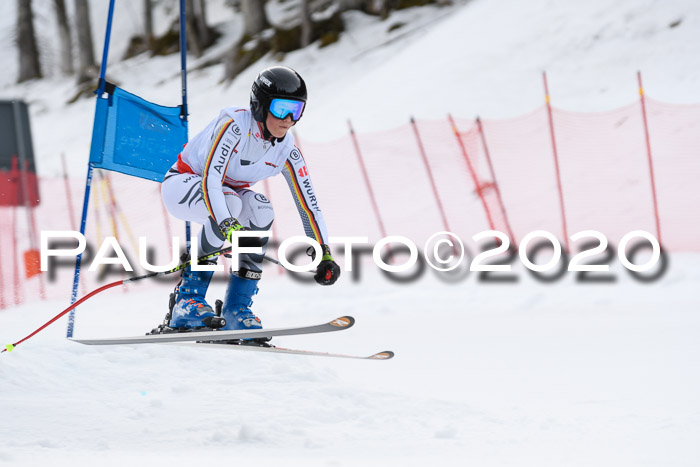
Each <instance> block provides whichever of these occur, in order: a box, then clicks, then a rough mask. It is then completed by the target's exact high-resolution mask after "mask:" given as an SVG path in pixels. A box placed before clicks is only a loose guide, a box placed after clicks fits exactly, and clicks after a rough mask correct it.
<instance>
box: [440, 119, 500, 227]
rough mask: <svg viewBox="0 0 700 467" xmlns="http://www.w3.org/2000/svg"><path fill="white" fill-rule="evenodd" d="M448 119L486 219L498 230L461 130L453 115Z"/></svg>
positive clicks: (490, 225)
mask: <svg viewBox="0 0 700 467" xmlns="http://www.w3.org/2000/svg"><path fill="white" fill-rule="evenodd" d="M447 119H448V120H449V122H450V125H451V126H452V131H453V132H454V134H455V137H456V138H457V144H459V148H460V149H461V150H462V156H463V157H464V161H465V162H466V163H467V169H469V175H471V177H472V182H474V187H475V188H476V193H477V194H478V195H479V199H481V204H482V205H483V207H484V212H485V213H486V219H487V220H488V222H489V227H491V230H496V224H494V222H493V218H492V217H491V211H489V206H488V204H486V198H485V197H484V191H483V190H482V188H481V184H480V183H479V178H478V177H477V176H476V172H475V171H474V166H472V163H471V160H469V154H468V153H467V148H466V146H464V141H462V135H461V134H460V133H459V129H457V124H456V123H455V121H454V119H453V118H452V115H451V114H447Z"/></svg>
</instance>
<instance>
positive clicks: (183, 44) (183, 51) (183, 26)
mask: <svg viewBox="0 0 700 467" xmlns="http://www.w3.org/2000/svg"><path fill="white" fill-rule="evenodd" d="M185 8H186V7H185V0H180V79H181V80H182V108H181V111H180V118H181V119H182V121H184V122H187V22H186V21H185ZM188 139H189V138H188ZM191 238H192V236H191V231H190V221H185V246H186V248H187V253H189V252H190V246H191V244H192V240H191ZM195 254H196V252H195Z"/></svg>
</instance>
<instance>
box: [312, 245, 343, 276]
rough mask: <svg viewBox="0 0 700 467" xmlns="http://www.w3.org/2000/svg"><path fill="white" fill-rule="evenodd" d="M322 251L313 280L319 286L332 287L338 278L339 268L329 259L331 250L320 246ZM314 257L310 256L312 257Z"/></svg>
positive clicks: (325, 246) (326, 246)
mask: <svg viewBox="0 0 700 467" xmlns="http://www.w3.org/2000/svg"><path fill="white" fill-rule="evenodd" d="M321 249H322V250H323V256H322V257H321V262H320V263H319V265H318V267H317V268H316V275H315V276H314V279H316V282H318V283H319V284H321V285H333V284H335V281H337V280H338V277H340V266H338V265H337V264H336V262H335V261H333V258H332V257H331V249H330V248H329V247H328V245H321ZM313 256H315V254H314V255H312V257H313Z"/></svg>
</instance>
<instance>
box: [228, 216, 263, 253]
mask: <svg viewBox="0 0 700 467" xmlns="http://www.w3.org/2000/svg"><path fill="white" fill-rule="evenodd" d="M219 230H221V233H222V234H223V235H224V237H226V240H228V242H229V243H231V240H233V232H241V231H244V230H250V229H249V228H248V227H243V226H242V225H241V223H240V222H238V219H236V218H235V217H229V218H227V219H224V220H223V221H221V223H220V224H219ZM238 246H240V247H244V248H247V247H254V248H255V247H261V246H262V239H261V238H260V237H240V238H239V239H238Z"/></svg>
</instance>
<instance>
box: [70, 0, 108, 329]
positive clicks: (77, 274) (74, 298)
mask: <svg viewBox="0 0 700 467" xmlns="http://www.w3.org/2000/svg"><path fill="white" fill-rule="evenodd" d="M114 1H115V0H110V2H109V13H108V14H107V30H106V31H105V42H104V48H103V49H102V63H101V64H100V81H99V83H98V85H97V86H98V87H97V90H96V91H95V94H97V106H99V104H100V99H101V98H102V93H103V92H104V89H105V73H106V72H107V57H108V55H109V39H110V35H111V34H112V18H113V16H114ZM96 117H97V116H96ZM103 123H104V122H102V124H103ZM94 126H95V122H93V136H94V131H95V128H94ZM99 143H100V148H97V147H95V145H96V144H98V142H96V141H95V140H94V138H93V141H92V143H91V145H90V156H91V157H90V159H92V152H93V151H98V150H99V151H101V150H102V145H103V144H104V142H103V141H102V142H99ZM92 171H93V167H92V162H88V170H87V176H86V177H85V196H84V197H83V214H82V217H81V218H80V234H81V235H85V225H86V224H87V213H88V204H89V202H90V188H91V187H92ZM82 259H83V254H82V253H79V254H78V256H76V257H75V271H74V272H73V290H72V292H71V297H70V302H71V304H73V303H75V302H76V301H77V300H78V285H79V283H80V265H81V262H82ZM74 328H75V308H74V309H72V310H71V312H70V314H69V315H68V327H67V328H66V337H67V338H68V339H71V338H72V337H73V329H74Z"/></svg>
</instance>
